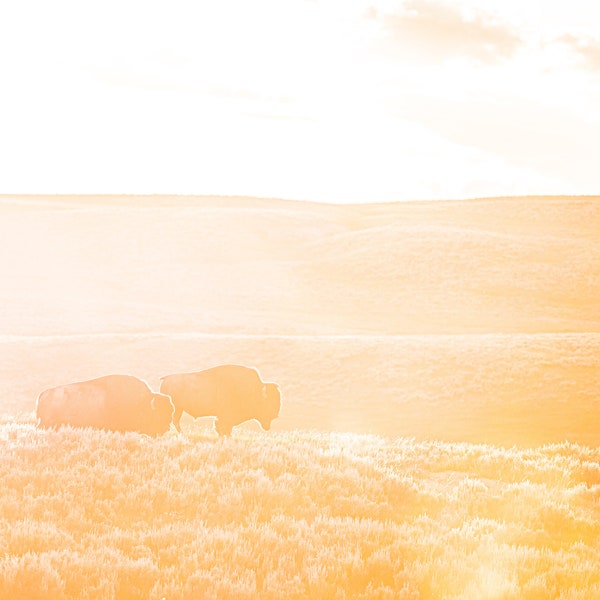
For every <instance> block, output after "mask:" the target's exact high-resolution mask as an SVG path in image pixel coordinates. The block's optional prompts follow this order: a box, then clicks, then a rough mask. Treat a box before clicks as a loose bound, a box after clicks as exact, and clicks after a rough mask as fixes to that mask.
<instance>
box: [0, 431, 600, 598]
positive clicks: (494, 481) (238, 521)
mask: <svg viewBox="0 0 600 600" xmlns="http://www.w3.org/2000/svg"><path fill="white" fill-rule="evenodd" d="M188 433H189V437H181V436H176V435H174V434H168V435H167V436H165V437H163V438H159V439H156V440H154V439H149V438H146V437H143V436H139V435H137V434H128V435H120V434H111V433H105V432H98V431H90V430H73V429H70V428H66V429H62V430H60V431H58V432H53V431H38V430H36V429H35V428H33V427H32V426H30V425H18V424H5V425H3V426H2V427H1V428H0V452H1V455H2V457H3V460H2V462H1V463H0V469H1V480H2V481H3V489H2V494H1V495H0V515H1V517H0V544H1V547H2V549H3V553H4V554H3V556H2V557H1V558H0V597H2V598H28V599H32V598H49V597H51V598H53V599H65V600H66V599H69V598H77V599H81V598H94V599H98V598H106V599H108V598H140V599H141V598H143V599H148V598H150V599H153V598H154V599H160V598H167V599H169V600H176V599H182V598H190V599H191V598H257V597H260V598H282V597H286V598H446V599H450V598H456V599H459V598H464V599H469V600H470V599H472V598H482V599H483V598H504V599H511V598H514V599H519V600H521V599H524V598H525V599H527V598H531V599H533V598H559V597H560V598H564V599H574V598H592V597H596V596H597V595H598V594H600V574H599V573H598V569H597V565H598V564H599V559H600V556H599V554H600V546H599V545H598V540H599V539H600V538H599V535H600V509H599V508H598V501H599V499H600V453H599V452H598V451H597V450H591V449H588V448H585V447H581V446H575V445H568V444H562V445H556V446H548V447H544V448H538V449H535V450H517V449H511V450H507V449H501V448H498V447H493V446H485V445H470V444H446V443H441V442H415V441H411V440H408V439H403V438H399V439H396V440H393V441H392V440H385V439H383V438H380V437H377V436H360V435H354V434H341V433H340V434H335V433H331V434H318V433H301V432H287V433H277V434H272V435H267V434H254V433H252V432H238V433H237V434H236V435H234V437H233V438H231V439H226V440H221V441H217V440H216V439H215V437H214V435H213V434H212V433H211V432H210V431H207V430H206V429H204V428H202V427H193V428H188Z"/></svg>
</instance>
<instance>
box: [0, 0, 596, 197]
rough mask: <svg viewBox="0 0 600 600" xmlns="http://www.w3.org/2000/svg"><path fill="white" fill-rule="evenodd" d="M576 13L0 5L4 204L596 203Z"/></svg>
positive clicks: (588, 32) (588, 65)
mask: <svg viewBox="0 0 600 600" xmlns="http://www.w3.org/2000/svg"><path fill="white" fill-rule="evenodd" d="M598 23H600V4H598V3H595V2H592V1H591V0H569V2H566V1H560V2H559V1H557V0H545V1H542V0H539V1H538V0H536V1H533V0H456V1H453V2H447V1H443V0H398V1H389V0H252V1H250V0H237V1H236V0H218V1H217V0H210V1H203V0H169V1H168V2H167V1H160V2H157V1H152V0H144V1H141V0H103V1H102V2H95V1H89V2H82V1H81V0H53V2H47V0H42V1H37V0H20V1H19V2H0V77H1V79H0V81H1V96H0V193H6V194H20V193H50V194H64V193H88V194H91V193H110V194H122V193H126V194H209V195H214V194H218V195H244V196H261V197H279V198H289V199H303V200H313V201H325V202H376V201H377V202H382V201H383V202H387V201H396V200H420V199H443V198H471V197H482V196H505V195H529V194H543V195H546V194H569V195H570V194H573V195H575V194H577V195H579V194H598V193H600V186H599V185H598V173H600V168H599V167H600V153H599V152H598V150H597V147H598V140H600V29H599V27H598Z"/></svg>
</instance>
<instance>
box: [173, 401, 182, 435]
mask: <svg viewBox="0 0 600 600" xmlns="http://www.w3.org/2000/svg"><path fill="white" fill-rule="evenodd" d="M182 414H183V409H182V408H179V407H176V408H175V412H174V413H173V425H175V429H177V431H179V433H181V425H179V419H181V415H182Z"/></svg>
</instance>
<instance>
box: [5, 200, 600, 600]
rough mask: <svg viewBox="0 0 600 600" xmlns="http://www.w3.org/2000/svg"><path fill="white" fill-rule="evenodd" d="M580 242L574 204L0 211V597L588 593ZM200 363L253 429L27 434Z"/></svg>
mask: <svg viewBox="0 0 600 600" xmlns="http://www.w3.org/2000/svg"><path fill="white" fill-rule="evenodd" d="M598 231H600V201H599V199H598V198H515V199H490V200H481V201H469V202H437V203H403V204H398V205H370V206H325V205H317V204H309V203H288V202H281V201H276V200H250V199H240V198H229V199H223V198H220V199H219V198H181V197H153V196H146V197H118V198H107V197H87V198H81V197H29V198H24V197H21V198H11V197H7V196H4V197H0V255H1V256H7V257H10V260H4V261H0V281H2V282H3V285H2V286H0V381H2V382H3V384H4V385H3V393H2V397H1V398H0V414H3V415H5V416H4V423H3V424H0V456H2V460H1V461H0V481H1V482H2V489H1V490H0V598H20V599H27V600H31V599H35V598H53V599H58V600H67V599H70V598H77V599H86V598H88V599H92V598H93V599H94V600H95V599H107V600H108V599H113V598H144V599H161V598H165V599H167V600H177V599H188V598H190V599H191V598H236V599H237V598H277V599H278V598H319V599H320V598H337V599H342V598H359V599H360V598H365V599H366V598H369V599H370V598H386V599H387V598H389V599H392V598H393V599H396V598H405V599H406V598H410V599H415V600H416V599H417V598H418V599H421V598H422V599H436V600H437V599H444V600H458V599H465V600H470V599H472V598H478V599H500V598H502V599H504V600H507V599H515V600H516V599H519V600H521V599H531V600H533V599H544V600H546V599H547V598H560V599H561V600H575V599H577V600H579V599H581V600H583V599H585V600H588V599H590V598H596V597H600V571H599V569H598V565H599V564H600V561H599V556H598V554H599V552H600V537H599V536H600V525H599V523H600V519H599V517H600V515H599V514H598V513H599V511H600V509H599V508H598V507H599V506H600V454H599V450H598V449H597V448H594V449H592V448H591V446H598V444H599V442H600V433H599V432H598V428H597V423H598V422H599V421H600V399H599V397H598V390H599V389H600V319H599V315H600V310H599V308H600V306H599V304H598V298H600V246H599V244H598ZM227 362H238V363H243V364H249V365H255V366H257V367H258V368H259V369H260V371H261V374H262V376H263V379H265V380H267V381H276V382H278V383H279V384H280V385H281V388H282V390H283V406H282V413H281V417H280V418H279V419H277V420H276V421H275V422H274V431H273V432H272V433H271V434H264V433H260V432H259V431H258V428H257V425H256V424H253V423H250V424H247V425H245V426H242V427H240V428H238V429H236V430H235V431H234V435H233V437H232V438H231V439H226V440H221V441H217V440H216V439H215V437H216V436H215V435H214V433H213V432H212V430H211V429H210V425H209V424H207V423H206V422H205V421H198V422H195V423H194V422H192V421H191V420H187V421H186V422H183V427H184V433H185V436H177V435H175V434H173V433H169V434H167V435H166V436H164V437H162V438H159V439H148V438H146V437H143V436H139V435H137V434H128V435H119V434H111V433H105V432H100V431H87V430H72V429H68V428H67V429H62V430H60V431H58V432H56V431H38V430H37V429H36V428H35V427H34V425H33V423H32V420H33V419H32V411H33V408H34V402H35V398H36V396H37V394H38V393H39V391H40V390H41V389H44V388H46V387H51V386H53V385H60V384H63V383H67V382H70V381H76V380H83V379H89V378H93V377H97V376H100V375H103V374H106V373H116V372H119V373H127V372H129V373H132V374H134V375H136V376H138V377H142V378H144V379H146V380H148V382H149V383H150V384H151V385H152V386H153V387H154V388H157V387H158V378H159V377H160V376H161V375H164V374H167V373H170V372H176V371H186V370H199V369H202V368H206V367H209V366H212V365H214V364H219V363H227ZM15 415H19V416H18V417H15ZM310 430H312V432H311V431H310ZM316 430H320V432H318V431H316ZM336 431H337V432H338V433H335V432H336ZM344 431H346V432H348V431H352V432H354V433H341V432H344ZM357 433H358V434H363V435H357ZM364 434H371V435H364ZM400 436H404V437H400ZM451 442H453V443H451ZM550 442H552V443H554V444H553V445H546V446H542V444H547V443H550ZM557 442H558V443H557ZM486 444H487V445H486Z"/></svg>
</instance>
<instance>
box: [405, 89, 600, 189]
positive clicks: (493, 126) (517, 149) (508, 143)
mask: <svg viewBox="0 0 600 600" xmlns="http://www.w3.org/2000/svg"><path fill="white" fill-rule="evenodd" d="M398 114H399V116H400V117H402V118H403V119H407V120H410V121H412V122H416V123H420V124H421V125H422V126H424V127H426V128H427V129H429V130H430V131H433V132H434V133H436V134H437V135H439V136H441V137H442V138H443V139H446V140H448V141H451V142H453V143H455V144H459V145H461V146H464V147H469V148H473V149H476V150H479V151H481V152H484V153H486V154H488V155H490V156H495V157H498V158H500V159H502V160H503V161H505V162H506V163H508V164H511V165H514V166H516V167H520V168H528V169H531V170H532V171H534V172H536V173H538V174H541V175H544V176H548V177H550V176H554V177H556V178H558V179H561V180H563V181H565V182H570V183H571V184H572V186H573V189H585V190H592V189H595V187H597V164H596V163H597V161H596V160H595V157H596V155H597V152H596V145H597V139H598V138H599V137H600V125H599V124H598V123H594V122H591V121H589V120H588V119H586V118H585V115H581V114H579V113H578V112H577V111H574V110H569V109H566V108H555V107H548V106H544V105H543V104H541V103H540V102H538V101H536V100H533V99H531V100H526V99H524V98H521V97H518V96H511V95H509V94H505V95H502V94H496V95H486V94H483V95H479V96H476V97H472V98H470V99H467V100H464V99H463V100H461V101H453V100H449V99H445V98H432V97H429V98H427V97H408V96H405V97H404V98H403V101H402V105H401V106H400V107H399V109H398ZM587 193H591V191H590V192H587Z"/></svg>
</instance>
